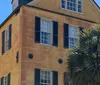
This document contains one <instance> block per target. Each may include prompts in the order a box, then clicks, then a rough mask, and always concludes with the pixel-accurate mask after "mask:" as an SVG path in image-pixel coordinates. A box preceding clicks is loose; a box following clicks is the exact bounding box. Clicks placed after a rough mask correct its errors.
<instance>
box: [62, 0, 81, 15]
mask: <svg viewBox="0 0 100 85" xmlns="http://www.w3.org/2000/svg"><path fill="white" fill-rule="evenodd" d="M61 7H62V8H63V9H67V10H71V11H75V12H79V13H81V12H82V0H61Z"/></svg>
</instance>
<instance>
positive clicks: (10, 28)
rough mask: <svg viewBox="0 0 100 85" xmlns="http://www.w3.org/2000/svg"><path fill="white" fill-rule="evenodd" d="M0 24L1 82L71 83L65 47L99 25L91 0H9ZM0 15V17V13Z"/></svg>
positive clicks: (6, 84)
mask: <svg viewBox="0 0 100 85" xmlns="http://www.w3.org/2000/svg"><path fill="white" fill-rule="evenodd" d="M12 9H13V11H12V13H11V14H10V15H9V16H8V17H7V19H6V20H5V21H4V22H3V23H2V24H0V39H1V41H0V85H67V84H68V85H70V84H71V82H70V81H68V80H66V78H67V73H66V72H68V69H67V57H68V50H69V49H73V48H74V47H75V46H77V43H78V38H79V36H78V34H79V31H81V30H82V29H83V28H85V29H89V28H91V27H92V26H93V25H95V24H100V8H99V7H98V6H97V5H96V3H95V2H94V1H93V0H12ZM1 17H2V16H1Z"/></svg>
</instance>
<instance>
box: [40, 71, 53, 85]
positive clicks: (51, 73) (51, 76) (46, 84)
mask: <svg viewBox="0 0 100 85" xmlns="http://www.w3.org/2000/svg"><path fill="white" fill-rule="evenodd" d="M43 71H44V72H45V71H46V72H50V83H44V84H45V85H48V84H49V85H53V79H52V78H53V72H52V71H51V70H44V69H42V70H40V85H41V84H42V85H43V83H42V82H41V79H42V78H41V76H43V74H42V72H43Z"/></svg>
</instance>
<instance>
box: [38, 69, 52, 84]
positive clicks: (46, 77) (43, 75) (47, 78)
mask: <svg viewBox="0 0 100 85" xmlns="http://www.w3.org/2000/svg"><path fill="white" fill-rule="evenodd" d="M52 78H53V77H52V71H47V70H41V71H40V85H52Z"/></svg>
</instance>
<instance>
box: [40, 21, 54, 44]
mask: <svg viewBox="0 0 100 85" xmlns="http://www.w3.org/2000/svg"><path fill="white" fill-rule="evenodd" d="M51 34H52V22H51V21H49V20H44V19H42V20H41V32H40V41H41V43H43V44H48V45H50V44H51V43H52V42H51V41H52V40H51V38H52V35H51Z"/></svg>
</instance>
